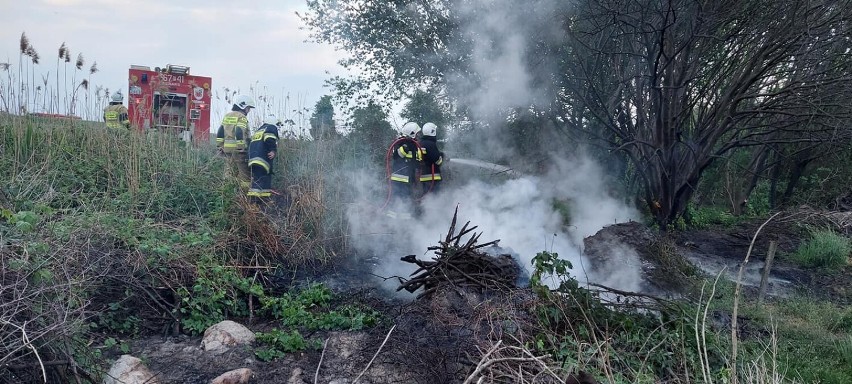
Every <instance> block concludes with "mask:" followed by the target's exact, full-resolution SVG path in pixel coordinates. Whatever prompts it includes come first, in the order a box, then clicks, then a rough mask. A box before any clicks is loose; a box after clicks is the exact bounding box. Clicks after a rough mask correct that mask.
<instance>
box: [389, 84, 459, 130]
mask: <svg viewBox="0 0 852 384" xmlns="http://www.w3.org/2000/svg"><path fill="white" fill-rule="evenodd" d="M399 115H400V116H401V117H402V118H403V119H406V120H407V121H413V122H415V123H417V124H419V125H420V126H421V127H422V126H423V124H426V123H433V124H435V125H437V126H438V136H439V137H440V136H442V133H443V132H441V130H443V129H446V124H447V122H448V121H449V117H448V116H449V113H448V112H447V108H445V107H444V106H442V105H441V104H440V103H439V102H438V99H437V98H436V97H435V95H434V92H427V91H423V90H420V89H417V90H415V91H414V94H412V95H411V97H410V98H409V99H408V102H407V103H405V106H403V108H402V111H401V112H400V113H399Z"/></svg>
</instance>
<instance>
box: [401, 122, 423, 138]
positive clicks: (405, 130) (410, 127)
mask: <svg viewBox="0 0 852 384" xmlns="http://www.w3.org/2000/svg"><path fill="white" fill-rule="evenodd" d="M399 132H400V133H402V134H403V135H405V136H408V137H414V136H416V135H417V132H420V126H419V125H417V123H415V122H413V121H409V122H407V123H405V125H403V126H402V130H400V131H399Z"/></svg>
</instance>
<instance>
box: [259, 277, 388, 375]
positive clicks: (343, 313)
mask: <svg viewBox="0 0 852 384" xmlns="http://www.w3.org/2000/svg"><path fill="white" fill-rule="evenodd" d="M332 298H333V297H332V294H331V291H330V290H329V289H328V288H327V287H325V286H324V285H322V284H312V285H310V286H308V287H307V288H305V289H303V290H301V291H299V292H296V293H294V294H290V293H286V294H283V295H280V296H274V297H273V296H265V295H263V296H261V297H260V301H261V303H262V304H263V306H262V308H261V311H262V312H263V313H265V314H267V315H269V316H272V317H274V318H276V319H278V320H280V321H281V325H282V326H284V327H285V329H286V330H279V329H277V328H276V329H274V330H272V331H270V332H268V333H262V332H261V333H258V334H257V337H258V340H259V341H260V342H262V343H264V344H265V345H264V346H263V347H261V348H258V349H256V351H255V354H256V355H257V357H258V358H260V359H261V360H264V361H268V360H273V359H277V358H279V357H283V356H284V354H285V353H289V352H295V351H299V350H303V349H306V348H314V347H317V346H318V345H319V343H320V342H319V341H318V340H314V339H310V340H306V339H305V338H304V337H303V336H302V334H301V333H300V331H299V330H305V331H310V332H313V331H317V330H340V329H343V330H351V331H357V330H360V329H363V328H365V327H371V326H374V325H376V323H378V321H379V317H380V315H379V313H378V312H376V311H375V310H372V309H369V308H363V307H360V306H357V305H343V306H341V307H339V308H336V309H332V308H330V304H331V300H332Z"/></svg>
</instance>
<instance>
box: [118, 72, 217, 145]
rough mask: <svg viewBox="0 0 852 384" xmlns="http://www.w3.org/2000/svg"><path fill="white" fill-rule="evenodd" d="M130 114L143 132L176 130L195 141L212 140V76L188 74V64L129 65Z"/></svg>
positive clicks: (180, 134) (180, 135)
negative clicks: (161, 65) (152, 67)
mask: <svg viewBox="0 0 852 384" xmlns="http://www.w3.org/2000/svg"><path fill="white" fill-rule="evenodd" d="M129 81H130V83H129V92H128V95H129V97H128V106H127V109H128V113H127V114H128V117H129V118H130V124H131V125H132V126H133V127H135V128H136V129H139V130H141V131H149V130H157V131H159V132H166V133H173V134H175V135H177V136H179V137H180V138H181V139H182V140H186V141H192V142H195V143H201V142H207V141H209V140H210V91H211V90H212V89H213V81H212V80H211V79H210V78H209V77H205V76H195V75H190V74H189V67H185V66H181V65H171V64H170V65H166V66H165V67H164V68H160V67H154V69H153V70H151V68H150V67H146V66H141V65H131V66H130V76H129Z"/></svg>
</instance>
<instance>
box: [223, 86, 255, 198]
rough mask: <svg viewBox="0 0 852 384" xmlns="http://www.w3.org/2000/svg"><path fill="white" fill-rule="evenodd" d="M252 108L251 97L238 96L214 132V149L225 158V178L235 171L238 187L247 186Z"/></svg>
mask: <svg viewBox="0 0 852 384" xmlns="http://www.w3.org/2000/svg"><path fill="white" fill-rule="evenodd" d="M252 108H254V99H253V98H252V97H251V96H246V95H239V96H237V97H235V98H234V105H233V107H231V111H230V112H228V113H226V114H225V117H224V118H223V119H222V125H220V126H219V130H218V131H217V132H216V147H217V148H218V151H219V153H220V154H223V155H224V156H225V157H226V158H227V165H226V166H225V177H226V178H227V177H230V176H231V175H233V174H234V172H235V170H236V174H237V178H238V179H239V181H240V185H242V186H245V187H248V186H249V169H248V158H247V157H246V147H247V146H248V139H249V128H248V124H249V123H248V117H247V116H248V113H249V112H250V111H251V110H252Z"/></svg>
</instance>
